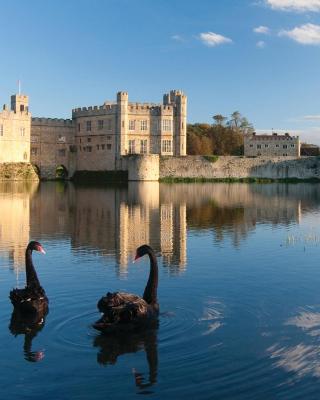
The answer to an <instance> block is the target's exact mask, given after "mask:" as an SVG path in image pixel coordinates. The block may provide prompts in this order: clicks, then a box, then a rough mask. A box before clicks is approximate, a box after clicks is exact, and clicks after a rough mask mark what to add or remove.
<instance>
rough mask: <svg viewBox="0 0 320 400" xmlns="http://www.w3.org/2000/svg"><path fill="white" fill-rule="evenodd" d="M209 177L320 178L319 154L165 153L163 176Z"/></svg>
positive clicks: (161, 171) (162, 159) (162, 160)
mask: <svg viewBox="0 0 320 400" xmlns="http://www.w3.org/2000/svg"><path fill="white" fill-rule="evenodd" d="M168 177H169V178H205V179H228V178H234V179H237V178H239V179H241V178H269V179H288V178H297V179H312V178H317V179H320V160H319V159H318V158H317V157H302V158H296V157H256V158H248V157H232V156H224V157H219V158H218V160H217V161H215V162H211V161H209V160H206V159H205V158H204V157H202V156H187V157H161V158H160V178H168Z"/></svg>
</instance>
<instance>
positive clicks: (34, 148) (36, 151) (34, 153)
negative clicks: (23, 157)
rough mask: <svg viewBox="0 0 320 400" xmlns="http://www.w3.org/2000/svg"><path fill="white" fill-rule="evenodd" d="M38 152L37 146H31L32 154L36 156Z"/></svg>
mask: <svg viewBox="0 0 320 400" xmlns="http://www.w3.org/2000/svg"><path fill="white" fill-rule="evenodd" d="M37 154H38V149H37V148H36V147H31V155H32V156H36V155H37Z"/></svg>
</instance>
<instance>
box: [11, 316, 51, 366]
mask: <svg viewBox="0 0 320 400" xmlns="http://www.w3.org/2000/svg"><path fill="white" fill-rule="evenodd" d="M48 312H49V311H48V310H46V311H45V312H42V313H40V312H38V313H34V314H28V315H23V314H21V313H20V312H19V311H18V310H14V311H13V313H12V315H11V321H10V325H9V330H10V332H11V333H12V335H14V336H18V335H24V344H23V352H24V359H25V360H26V361H30V362H38V361H41V360H42V359H43V358H44V356H45V353H44V350H37V351H33V350H32V341H33V339H34V338H35V337H36V336H37V334H38V332H40V331H41V330H42V329H43V327H44V325H45V318H46V316H47V314H48Z"/></svg>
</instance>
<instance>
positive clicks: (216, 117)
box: [212, 114, 227, 126]
mask: <svg viewBox="0 0 320 400" xmlns="http://www.w3.org/2000/svg"><path fill="white" fill-rule="evenodd" d="M212 118H213V119H214V120H215V123H216V125H220V126H222V125H223V124H224V122H225V121H226V120H227V117H224V116H223V115H221V114H217V115H214V116H213V117H212Z"/></svg>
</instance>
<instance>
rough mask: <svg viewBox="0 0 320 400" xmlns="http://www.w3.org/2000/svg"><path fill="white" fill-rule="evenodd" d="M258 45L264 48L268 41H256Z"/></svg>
mask: <svg viewBox="0 0 320 400" xmlns="http://www.w3.org/2000/svg"><path fill="white" fill-rule="evenodd" d="M256 46H257V47H258V48H259V49H264V48H265V47H266V42H264V41H263V40H259V42H257V43H256Z"/></svg>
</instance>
